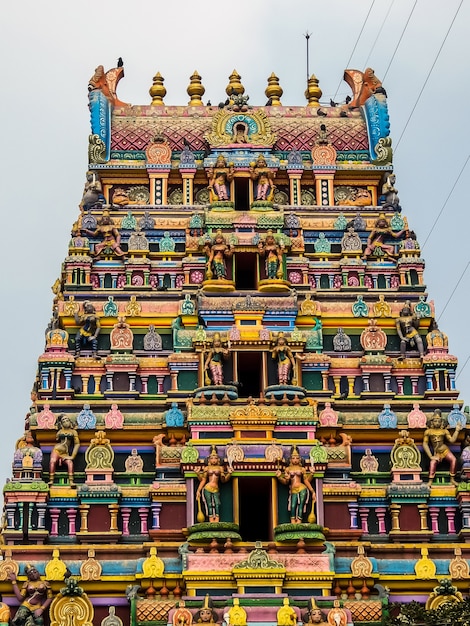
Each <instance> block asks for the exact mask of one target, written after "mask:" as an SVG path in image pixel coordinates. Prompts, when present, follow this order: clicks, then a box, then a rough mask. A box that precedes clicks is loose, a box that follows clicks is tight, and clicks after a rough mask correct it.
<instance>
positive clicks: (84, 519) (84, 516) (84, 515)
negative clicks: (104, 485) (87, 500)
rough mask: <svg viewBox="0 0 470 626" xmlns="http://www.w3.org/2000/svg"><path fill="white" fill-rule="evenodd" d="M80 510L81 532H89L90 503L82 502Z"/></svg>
mask: <svg viewBox="0 0 470 626" xmlns="http://www.w3.org/2000/svg"><path fill="white" fill-rule="evenodd" d="M78 510H79V512H80V532H82V533H87V532H88V513H89V511H90V505H89V504H80V506H79V507H78Z"/></svg>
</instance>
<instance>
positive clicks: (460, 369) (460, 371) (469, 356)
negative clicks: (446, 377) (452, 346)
mask: <svg viewBox="0 0 470 626" xmlns="http://www.w3.org/2000/svg"><path fill="white" fill-rule="evenodd" d="M469 361H470V354H469V355H468V357H467V360H466V361H465V363H464V364H463V366H462V367H461V368H459V373H458V374H457V376H456V377H455V380H457V379H458V377H459V376H460V374H461V373H462V372H463V371H464V369H465V366H466V365H467V363H468V362H469Z"/></svg>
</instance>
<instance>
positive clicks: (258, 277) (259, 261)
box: [0, 62, 470, 626]
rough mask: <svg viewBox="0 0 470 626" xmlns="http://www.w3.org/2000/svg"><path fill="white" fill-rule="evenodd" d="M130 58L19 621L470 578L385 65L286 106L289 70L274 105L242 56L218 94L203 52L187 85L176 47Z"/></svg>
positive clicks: (388, 594)
mask: <svg viewBox="0 0 470 626" xmlns="http://www.w3.org/2000/svg"><path fill="white" fill-rule="evenodd" d="M123 74H124V71H123V67H122V63H121V62H119V63H118V67H116V68H115V69H111V70H109V71H107V72H105V71H104V68H103V67H102V66H99V67H98V68H97V69H96V71H95V74H94V75H93V77H92V79H91V80H90V84H89V108H90V114H91V134H90V137H89V155H88V157H89V158H88V161H89V171H88V172H87V173H86V183H85V189H84V193H83V198H82V200H81V203H80V210H79V212H78V216H74V217H75V219H76V221H75V223H74V224H73V228H72V236H71V240H70V244H69V252H68V255H67V257H66V258H65V260H64V263H63V265H62V269H61V273H60V276H59V278H58V280H57V281H56V283H55V285H54V286H53V292H54V301H53V313H52V318H51V321H50V324H49V326H48V328H47V331H46V343H45V349H44V353H43V354H42V355H41V356H40V357H39V363H38V374H37V379H36V381H35V385H34V391H33V405H32V407H31V410H30V413H29V414H28V415H27V418H26V425H25V432H24V434H23V436H22V437H21V438H20V439H19V440H18V442H17V446H16V451H15V452H14V457H13V465H12V478H11V480H10V481H9V482H8V483H7V484H6V485H5V487H4V517H3V527H2V533H1V536H2V539H3V544H2V553H3V560H2V561H0V590H1V592H2V594H3V599H4V604H2V605H1V606H0V621H2V619H3V618H5V621H7V620H8V611H9V607H11V609H12V615H15V617H14V624H15V626H32V625H33V624H36V623H38V624H39V623H40V620H41V617H42V615H47V614H48V616H49V617H48V618H47V619H49V618H50V623H51V624H54V625H55V624H57V625H59V624H64V623H67V624H69V623H70V624H74V625H75V626H88V624H103V625H104V626H111V625H112V626H116V625H117V626H119V624H121V623H123V624H126V625H127V624H131V625H132V626H139V625H142V626H144V625H146V626H149V625H150V624H158V625H160V626H163V625H166V624H173V625H175V626H176V625H177V624H180V625H184V626H191V624H192V623H193V622H196V623H202V622H206V623H207V624H214V623H218V624H222V622H224V623H225V624H226V626H245V625H246V624H248V622H249V623H250V626H251V625H253V626H257V625H258V624H259V625H261V624H262V625H264V626H267V625H273V626H275V625H277V626H289V625H295V624H297V623H298V622H303V623H304V624H306V625H310V624H311V625H314V624H320V625H321V624H331V625H332V626H335V625H336V626H347V625H352V624H356V625H357V624H359V623H367V624H370V625H371V626H372V625H373V624H380V623H381V621H382V619H383V618H384V616H385V615H386V614H387V611H388V607H389V602H390V600H392V601H402V602H409V601H411V600H412V599H418V600H421V601H422V602H426V601H428V603H429V602H430V603H431V604H432V603H433V602H434V604H436V603H437V604H438V603H439V602H441V601H442V598H443V597H444V598H445V597H452V599H455V601H459V599H461V598H462V596H461V593H460V591H458V590H459V589H460V590H461V591H465V590H466V589H467V586H468V583H469V580H470V573H469V565H468V561H467V557H468V554H469V552H470V548H469V547H468V541H469V538H470V447H466V444H467V443H469V441H468V440H467V438H466V437H465V438H464V434H463V433H461V431H462V429H463V428H464V427H465V425H466V419H467V415H466V414H465V413H464V412H463V411H462V410H461V409H462V406H461V402H459V401H458V391H457V390H456V387H455V370H456V367H457V359H456V358H455V357H454V356H452V354H450V353H449V349H448V341H447V336H446V335H445V334H444V333H443V332H442V331H441V330H439V328H438V326H437V324H436V322H435V319H434V309H433V304H432V303H431V302H428V300H427V293H426V285H425V283H424V277H423V271H424V260H423V258H422V257H421V254H420V246H419V243H418V239H417V237H416V235H415V233H414V231H412V230H410V227H409V225H408V220H407V217H406V216H405V213H404V211H403V210H402V207H401V206H400V201H399V199H398V195H397V189H396V187H395V185H396V181H395V176H394V174H393V166H392V156H393V155H392V147H391V146H392V142H391V138H390V135H389V118H388V109H387V96H386V93H385V91H384V89H383V87H382V85H381V82H380V81H379V80H378V79H377V78H376V77H375V75H374V73H373V71H372V70H370V69H367V70H366V71H365V72H360V71H357V70H346V72H345V74H344V78H345V80H346V82H347V83H348V85H349V86H350V87H351V96H350V97H348V98H347V102H345V103H344V104H341V105H337V106H329V107H325V106H323V105H320V97H321V95H322V93H321V89H320V87H319V81H318V80H317V78H316V77H315V76H313V75H312V77H311V78H310V80H309V81H308V86H307V90H306V92H305V97H306V100H307V103H306V105H303V106H297V107H284V106H283V105H282V102H281V98H282V94H283V90H282V88H281V86H280V84H279V79H278V78H277V77H276V76H275V75H274V74H271V76H269V78H268V85H267V88H266V92H265V93H266V97H267V98H268V103H267V105H266V106H261V107H257V106H251V105H250V104H249V98H248V96H247V95H246V94H245V89H244V87H243V84H242V82H241V77H240V76H239V74H238V73H237V72H236V71H235V70H234V71H233V73H232V74H231V75H230V77H229V83H228V85H227V87H226V98H225V97H224V101H223V102H221V103H220V104H219V105H218V106H217V105H216V106H212V105H210V104H209V103H207V104H203V101H202V97H203V95H204V91H205V89H204V86H203V85H202V81H201V77H200V76H199V74H198V73H197V72H194V74H193V75H192V76H191V78H190V84H189V86H188V89H187V93H188V96H189V102H188V104H187V105H186V106H166V105H165V102H164V98H165V95H166V89H165V86H164V79H163V77H162V76H161V75H160V74H159V73H157V74H156V75H155V76H154V78H153V84H152V86H151V88H150V95H151V103H150V104H149V105H145V106H131V105H129V104H126V103H124V102H121V101H120V100H119V99H118V97H117V94H116V89H117V85H118V82H119V80H120V79H121V78H122V76H123ZM71 221H72V220H71ZM469 445H470V444H469ZM442 579H448V581H450V582H446V584H441V587H439V589H441V591H434V592H433V589H435V588H436V585H438V583H439V582H441V583H442ZM17 580H18V582H16V581H17ZM442 589H444V591H442ZM449 590H450V591H449ZM433 594H434V595H433ZM436 594H437V595H436ZM436 597H437V600H436ZM18 605H20V606H19V608H18Z"/></svg>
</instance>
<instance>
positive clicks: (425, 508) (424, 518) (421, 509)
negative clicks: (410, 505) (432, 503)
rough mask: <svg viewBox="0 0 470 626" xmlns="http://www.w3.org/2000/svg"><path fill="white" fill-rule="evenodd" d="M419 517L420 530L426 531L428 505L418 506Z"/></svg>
mask: <svg viewBox="0 0 470 626" xmlns="http://www.w3.org/2000/svg"><path fill="white" fill-rule="evenodd" d="M418 511H419V517H420V521H421V530H429V529H428V505H427V504H418Z"/></svg>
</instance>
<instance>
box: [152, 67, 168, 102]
mask: <svg viewBox="0 0 470 626" xmlns="http://www.w3.org/2000/svg"><path fill="white" fill-rule="evenodd" d="M164 80H165V79H164V78H163V76H162V75H161V74H160V72H157V73H156V74H155V76H154V77H153V78H152V81H153V84H152V86H151V87H150V89H149V94H150V95H151V96H152V102H151V103H150V104H151V105H152V106H162V105H163V104H165V103H164V102H163V98H164V97H165V96H166V89H165V87H164V85H163V81H164Z"/></svg>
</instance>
